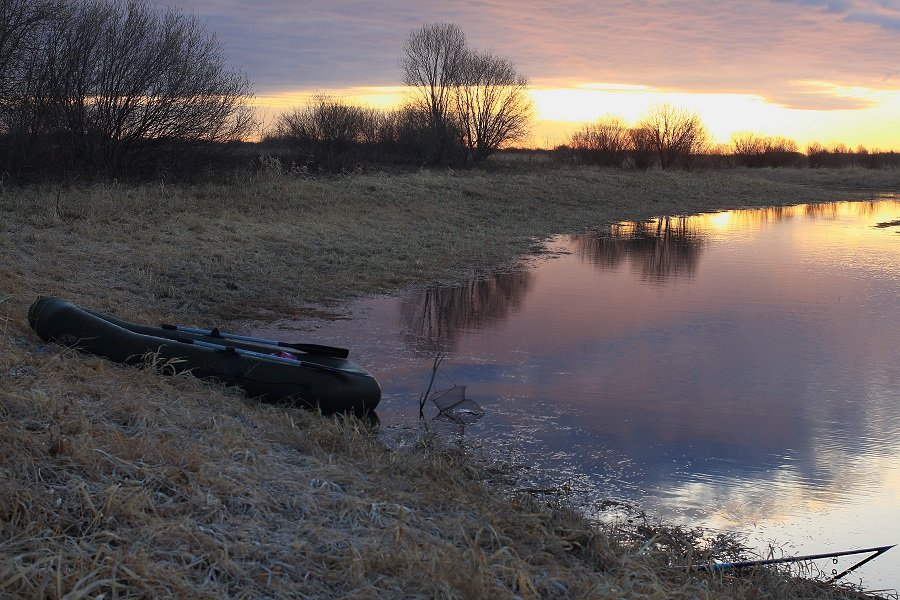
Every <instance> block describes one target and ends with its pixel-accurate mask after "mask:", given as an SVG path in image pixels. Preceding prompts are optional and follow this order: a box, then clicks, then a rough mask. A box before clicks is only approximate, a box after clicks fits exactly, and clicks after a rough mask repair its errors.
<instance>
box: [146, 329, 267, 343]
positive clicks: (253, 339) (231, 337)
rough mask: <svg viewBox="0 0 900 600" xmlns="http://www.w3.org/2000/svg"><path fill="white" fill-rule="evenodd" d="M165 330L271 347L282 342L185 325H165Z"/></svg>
mask: <svg viewBox="0 0 900 600" xmlns="http://www.w3.org/2000/svg"><path fill="white" fill-rule="evenodd" d="M163 329H174V330H176V331H183V332H184V333H195V334H197V335H205V336H207V337H220V338H225V339H227V340H238V341H241V342H257V343H260V344H268V345H269V346H279V345H281V343H282V342H279V341H277V340H267V339H264V338H257V337H249V336H246V335H237V334H234V333H221V332H214V331H212V330H209V329H197V328H196V327H185V326H184V325H163Z"/></svg>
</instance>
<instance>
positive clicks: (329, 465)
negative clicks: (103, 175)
mask: <svg viewBox="0 0 900 600" xmlns="http://www.w3.org/2000/svg"><path fill="white" fill-rule="evenodd" d="M838 173H839V174H838ZM835 188H841V189H835ZM848 189H849V190H858V191H848ZM872 189H893V190H897V189H900V172H894V171H884V172H881V171H878V172H872V171H863V170H855V171H847V172H824V171H811V170H803V171H796V172H787V171H741V170H736V171H725V172H723V171H716V172H706V173H704V172H701V173H677V172H676V173H666V172H646V173H645V172H627V171H613V170H598V169H588V168H584V169H569V168H542V169H538V168H535V169H530V168H529V169H503V170H499V171H497V172H493V173H483V172H464V173H452V172H439V173H438V172H421V173H408V174H390V175H387V174H366V175H354V176H348V177H342V178H337V179H328V180H312V179H295V178H291V177H288V176H285V175H282V174H279V173H264V174H262V175H259V174H256V175H253V176H244V177H237V176H236V180H235V181H233V182H230V183H228V184H222V185H204V186H190V187H187V186H169V185H166V184H155V185H149V184H148V185H141V186H120V185H94V186H87V187H62V188H60V187H52V186H47V187H37V188H27V189H8V190H5V191H4V192H2V194H0V214H2V217H3V219H2V224H0V227H2V230H3V234H2V237H0V256H2V260H0V289H2V290H3V296H2V297H0V315H2V318H3V323H4V326H3V334H2V338H0V339H2V341H0V373H2V374H3V375H4V376H3V378H2V380H0V390H2V392H3V401H2V404H0V414H2V417H3V418H2V421H0V429H2V435H0V456H3V461H2V467H0V478H2V479H0V481H2V484H3V485H2V486H0V506H2V507H3V508H0V514H2V518H0V522H2V524H3V525H2V526H3V528H4V536H3V539H4V540H6V541H4V542H0V592H3V593H6V594H12V595H20V596H25V597H32V596H40V595H47V596H51V597H53V596H58V597H61V596H63V595H64V594H66V593H73V592H74V594H73V595H78V593H90V594H91V595H96V594H99V593H107V594H108V595H115V594H118V595H120V596H123V597H129V596H134V597H139V596H146V597H154V596H159V595H177V596H197V597H223V596H228V595H248V596H276V597H277V596H288V595H292V594H295V595H308V596H312V597H333V596H351V597H394V596H397V595H403V596H413V595H422V596H426V597H434V596H442V597H494V596H498V597H504V596H513V595H516V594H517V595H520V596H522V597H525V596H535V595H537V596H542V597H543V596H547V597H606V596H615V597H620V596H633V597H643V596H652V595H657V596H661V597H675V598H677V597H684V598H695V597H717V598H718V597H730V598H734V597H737V598H741V597H758V596H759V595H760V594H761V593H762V594H766V595H770V596H774V597H809V596H811V595H819V596H822V597H828V596H827V595H826V594H830V595H831V597H853V594H852V592H850V591H848V590H844V589H828V590H827V591H826V589H825V588H824V587H823V586H821V585H820V584H815V583H812V582H808V581H802V580H800V581H798V580H790V579H786V578H782V577H780V576H778V575H777V574H776V573H773V572H765V573H761V574H758V576H756V577H752V578H741V579H732V578H729V577H726V578H721V577H710V576H690V575H688V574H687V572H686V570H685V569H683V568H673V566H674V565H684V564H688V563H692V562H693V563H696V562H700V561H703V560H706V559H708V558H709V557H711V556H717V557H721V558H727V557H729V555H728V553H727V552H725V551H721V549H720V552H719V554H718V555H717V554H715V552H713V551H712V550H710V549H702V548H700V544H701V541H700V540H696V539H693V538H692V537H691V536H690V535H688V534H683V535H672V532H667V531H665V530H663V529H658V528H657V529H648V530H646V531H644V532H643V534H641V535H645V539H641V537H640V535H635V531H634V530H630V531H628V532H627V533H626V531H624V530H616V529H607V528H596V527H593V526H591V525H590V524H588V523H586V522H585V521H584V520H583V519H581V517H580V516H579V515H578V514H576V513H575V512H573V511H570V510H568V509H566V508H565V507H547V506H538V505H536V504H535V503H534V502H532V501H530V500H528V499H527V498H517V497H512V498H511V497H510V496H509V495H508V494H505V493H504V491H503V490H498V489H491V490H489V489H486V487H485V485H484V483H483V480H482V474H480V473H478V472H477V471H476V470H474V469H473V467H472V465H471V463H469V462H468V461H467V459H466V458H465V457H464V456H461V455H458V454H456V453H454V452H452V451H440V452H433V451H428V450H427V448H424V447H411V448H405V449H400V450H395V451H390V452H389V451H386V450H385V449H384V448H382V447H380V446H379V445H378V444H377V442H376V441H375V439H374V436H372V435H371V434H370V433H368V432H367V430H366V428H365V427H364V426H363V425H362V424H360V423H358V422H356V421H354V420H352V419H351V420H342V419H323V418H319V417H315V416H313V415H310V414H308V413H306V412H303V411H299V410H294V409H288V408H279V407H268V406H260V405H258V404H257V403H254V402H252V401H248V400H246V399H244V398H243V397H242V396H241V395H240V394H239V393H237V392H235V391H233V390H225V389H222V388H219V387H216V386H210V385H207V384H203V383H200V382H198V381H195V380H193V379H191V378H188V377H176V378H171V377H169V378H164V377H158V376H156V375H154V374H153V373H150V372H146V371H138V370H135V369H125V368H120V367H118V366H116V365H113V364H110V363H108V362H106V361H103V360H100V359H94V358H90V357H82V356H77V355H74V354H72V353H68V352H62V351H60V350H58V349H56V348H44V347H42V346H41V345H40V344H39V341H38V340H37V338H36V337H35V336H34V335H33V333H31V332H30V331H29V330H28V329H27V323H26V319H25V313H26V310H27V307H28V305H29V304H30V302H31V301H33V300H34V298H35V297H36V296H37V295H38V294H54V295H59V296H62V297H65V298H67V299H71V300H73V301H75V302H77V303H80V304H83V305H85V306H89V307H91V308H95V309H98V310H102V311H107V312H110V313H114V314H116V315H119V316H122V317H124V318H127V319H129V320H135V321H149V322H154V321H161V320H166V321H177V322H183V323H191V324H197V325H212V324H218V325H223V324H225V325H227V324H228V323H229V322H235V321H242V320H246V319H255V320H259V321H266V320H269V319H273V318H275V317H285V316H287V317H297V316H303V315H307V314H311V313H318V312H323V311H324V312H325V313H339V312H340V300H341V299H344V298H346V297H348V296H351V295H358V294H368V293H374V292H389V291H391V290H395V289H399V288H402V287H404V286H409V285H415V284H421V283H425V282H429V281H435V280H451V279H455V278H458V277H461V276H464V275H467V274H470V273H471V272H472V271H473V270H480V269H484V268H488V267H494V266H498V265H503V264H507V263H508V261H509V260H510V257H512V256H516V255H520V254H522V253H526V252H529V251H533V250H535V249H537V248H539V244H540V241H541V240H542V239H544V238H545V237H546V236H547V235H550V234H554V233H560V232H567V231H577V230H581V229H584V228H585V227H591V226H597V225H600V224H603V223H606V222H609V221H612V220H618V219H640V218H645V217H649V216H653V215H656V214H661V213H682V212H685V213H688V212H698V211H705V210H715V209H722V208H736V207H742V206H760V205H772V204H783V203H796V202H810V201H825V200H833V199H847V198H848V197H855V198H859V199H862V198H865V197H868V195H869V194H871V191H869V190H872ZM324 341H325V342H326V343H327V340H324ZM652 536H655V537H654V539H653V541H652V542H648V541H647V539H646V537H652Z"/></svg>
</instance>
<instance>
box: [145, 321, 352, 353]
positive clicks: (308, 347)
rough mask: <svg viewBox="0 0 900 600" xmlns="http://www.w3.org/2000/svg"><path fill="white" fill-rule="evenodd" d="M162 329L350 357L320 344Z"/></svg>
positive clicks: (181, 327)
mask: <svg viewBox="0 0 900 600" xmlns="http://www.w3.org/2000/svg"><path fill="white" fill-rule="evenodd" d="M162 328H163V329H171V330H174V331H181V332H183V333H192V334H194V335H202V336H205V337H210V338H222V339H225V340H236V341H239V342H251V343H256V344H265V345H267V346H278V347H280V348H291V349H293V350H300V351H301V352H308V353H311V354H324V355H326V356H335V357H337V358H347V357H348V356H349V355H350V351H349V350H347V349H346V348H337V347H334V346H323V345H321V344H304V343H301V342H280V341H278V340H268V339H265V338H258V337H250V336H246V335H237V334H235V333H222V332H221V331H219V330H218V329H212V330H210V329H197V328H196V327H186V326H184V325H169V324H166V323H163V325H162Z"/></svg>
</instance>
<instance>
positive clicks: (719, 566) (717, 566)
mask: <svg viewBox="0 0 900 600" xmlns="http://www.w3.org/2000/svg"><path fill="white" fill-rule="evenodd" d="M894 546H896V544H891V545H890V546H879V547H877V548H863V549H862V550H844V551H841V552H826V553H824V554H807V555H805V556H785V557H783V558H769V559H765V560H745V561H740V562H732V563H710V564H707V565H697V566H696V567H694V568H695V569H696V570H698V571H724V570H726V569H749V568H751V567H761V566H763V565H775V564H780V563H793V562H803V561H808V560H818V559H820V558H837V557H838V556H850V555H851V554H866V553H868V552H873V553H874V554H872V556H869V557H867V558H864V559H863V560H861V561H859V562H858V563H856V564H855V565H853V566H852V567H850V568H849V569H847V570H846V571H844V572H842V573H838V574H836V575H835V576H834V577H832V578H831V580H830V581H837V580H838V579H840V578H841V577H843V576H844V575H847V574H848V573H851V572H853V571H854V570H856V569H857V568H858V567H861V566H863V565H864V564H866V563H867V562H869V561H870V560H872V559H875V558H878V557H879V556H881V555H882V554H884V553H885V552H887V551H888V550H890V549H891V548H893V547H894ZM832 573H834V571H832Z"/></svg>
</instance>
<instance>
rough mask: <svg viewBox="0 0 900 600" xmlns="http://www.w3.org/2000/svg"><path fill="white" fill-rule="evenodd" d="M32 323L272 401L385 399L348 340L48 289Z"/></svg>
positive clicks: (338, 408) (99, 349) (344, 406)
mask: <svg viewBox="0 0 900 600" xmlns="http://www.w3.org/2000/svg"><path fill="white" fill-rule="evenodd" d="M28 323H29V324H30V325H31V328H32V329H34V331H35V332H36V333H37V334H38V335H39V336H40V337H41V338H42V339H43V340H45V341H47V342H54V343H58V344H62V345H65V346H70V347H74V348H77V349H79V350H82V351H85V352H89V353H91V354H96V355H98V356H103V357H106V358H108V359H110V360H113V361H115V362H119V363H124V364H133V365H143V364H146V362H147V357H148V355H152V356H153V358H154V360H155V361H156V363H157V364H168V365H171V366H173V367H174V368H175V370H177V371H181V372H183V371H190V373H191V374H192V375H195V376H197V377H202V378H205V379H214V380H217V381H221V382H222V383H225V384H228V385H236V386H239V387H241V388H243V390H244V391H245V392H246V393H247V394H248V395H250V396H251V397H254V398H259V399H260V400H264V401H267V402H291V403H295V404H298V405H300V406H303V407H306V408H312V409H320V410H321V411H322V412H324V413H335V412H353V413H357V414H367V413H373V411H374V410H375V407H376V406H378V402H379V400H380V399H381V388H380V387H379V386H378V382H377V381H375V378H374V377H372V376H371V375H370V374H369V373H368V372H367V371H366V370H365V369H363V368H362V367H360V366H359V365H357V364H355V363H353V362H351V361H349V360H347V358H346V357H347V355H348V351H347V350H345V349H343V348H332V347H329V346H320V345H316V344H291V343H287V342H277V341H273V340H262V339H258V338H249V337H243V336H238V335H229V334H225V333H220V332H219V331H218V329H213V330H211V331H204V330H200V329H193V328H190V327H180V326H175V325H163V326H161V327H152V326H149V325H137V324H134V323H128V322H127V321H122V320H119V319H116V318H113V317H110V316H108V315H104V314H101V313H98V312H94V311H91V310H87V309H82V308H79V307H77V306H75V305H74V304H72V303H71V302H67V301H66V300H62V299H60V298H53V297H46V296H42V297H39V298H38V299H37V300H36V301H35V302H34V303H33V304H32V305H31V307H30V308H29V309H28Z"/></svg>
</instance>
